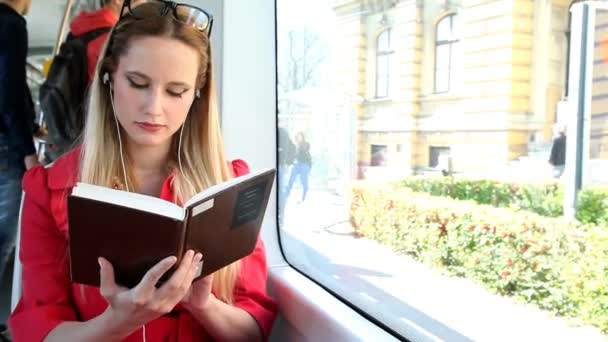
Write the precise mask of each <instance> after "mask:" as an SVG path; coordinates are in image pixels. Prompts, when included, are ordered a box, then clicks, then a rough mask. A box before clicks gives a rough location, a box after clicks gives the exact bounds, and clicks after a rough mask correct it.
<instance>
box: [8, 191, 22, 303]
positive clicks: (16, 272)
mask: <svg viewBox="0 0 608 342" xmlns="http://www.w3.org/2000/svg"><path fill="white" fill-rule="evenodd" d="M24 197H25V196H24V193H23V192H22V193H21V204H20V205H19V220H18V223H17V237H16V238H15V262H14V263H13V286H12V288H11V312H13V310H15V306H17V303H18V302H19V298H21V259H19V250H20V246H19V245H20V241H21V211H22V210H23V198H24Z"/></svg>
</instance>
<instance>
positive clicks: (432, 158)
mask: <svg viewBox="0 0 608 342" xmlns="http://www.w3.org/2000/svg"><path fill="white" fill-rule="evenodd" d="M449 157H450V148H449V147H444V146H431V147H430V153H429V166H430V167H433V168H439V169H444V168H445V169H447V161H448V158H449Z"/></svg>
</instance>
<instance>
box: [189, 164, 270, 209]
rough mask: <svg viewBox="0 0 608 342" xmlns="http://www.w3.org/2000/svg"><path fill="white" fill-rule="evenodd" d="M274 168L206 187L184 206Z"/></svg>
mask: <svg viewBox="0 0 608 342" xmlns="http://www.w3.org/2000/svg"><path fill="white" fill-rule="evenodd" d="M270 170H272V169H268V168H267V169H262V170H259V171H256V172H250V173H248V174H246V175H243V176H240V177H235V178H232V179H231V180H229V181H227V182H224V183H220V184H216V185H213V186H210V187H208V188H207V189H205V190H204V191H203V192H199V193H198V194H196V195H194V196H193V197H192V198H190V199H189V200H188V202H186V204H184V208H187V207H189V206H190V205H192V204H194V203H196V202H198V201H200V200H202V199H203V198H206V197H209V196H212V195H215V194H217V193H218V192H220V191H222V190H224V189H228V188H229V187H231V186H234V185H237V184H239V183H242V182H244V181H246V180H248V179H251V178H254V177H256V176H259V175H261V174H262V173H264V172H268V171H270Z"/></svg>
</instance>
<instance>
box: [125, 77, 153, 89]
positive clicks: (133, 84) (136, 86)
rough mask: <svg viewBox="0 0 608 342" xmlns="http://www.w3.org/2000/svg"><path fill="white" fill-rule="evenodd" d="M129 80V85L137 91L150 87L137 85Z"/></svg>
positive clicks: (141, 84) (143, 84)
mask: <svg viewBox="0 0 608 342" xmlns="http://www.w3.org/2000/svg"><path fill="white" fill-rule="evenodd" d="M127 80H129V84H130V85H131V87H133V88H135V89H144V88H146V87H148V85H147V84H145V83H137V82H135V81H133V80H131V79H127Z"/></svg>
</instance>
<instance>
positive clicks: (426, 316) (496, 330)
mask: <svg viewBox="0 0 608 342" xmlns="http://www.w3.org/2000/svg"><path fill="white" fill-rule="evenodd" d="M293 191H294V192H293V195H295V194H297V196H292V197H291V198H290V199H289V200H288V203H287V207H286V216H285V226H284V233H285V234H282V242H283V246H284V250H285V251H286V252H287V256H288V258H289V257H290V256H291V259H294V256H295V260H290V261H292V262H293V263H294V264H295V265H296V267H298V268H300V269H302V270H305V271H306V272H307V273H311V274H313V275H314V276H315V277H316V278H322V279H323V283H324V285H326V286H328V287H329V288H330V289H332V290H333V291H335V292H337V293H338V294H341V295H345V296H346V297H348V299H349V300H350V301H352V302H353V303H355V304H357V305H358V306H361V305H363V306H365V308H366V310H367V311H368V312H370V313H372V314H373V315H374V316H376V317H382V320H384V321H385V322H387V323H388V324H389V325H390V326H391V327H392V328H394V329H395V330H397V331H400V332H402V333H404V332H405V331H406V330H408V329H410V330H411V323H412V322H413V323H415V325H417V326H419V327H421V328H422V333H423V334H424V335H426V336H427V337H428V338H429V339H431V340H443V341H608V336H604V335H602V334H601V333H600V332H599V330H598V329H595V328H593V327H572V326H569V325H568V324H567V322H566V321H565V320H564V319H562V318H551V317H549V314H548V313H547V312H544V311H542V310H539V309H538V308H536V307H533V306H531V305H526V304H523V303H519V302H516V301H515V300H514V299H511V298H506V297H501V296H498V295H494V294H491V293H489V292H488V291H487V290H485V289H484V288H483V287H481V286H480V285H477V284H475V283H473V282H471V281H469V280H466V279H462V278H451V277H446V276H442V275H438V274H436V273H434V272H432V271H431V270H430V269H428V268H427V267H426V266H424V265H422V264H420V263H418V262H417V261H415V260H413V259H412V258H410V257H408V256H404V255H398V254H396V253H394V252H393V251H391V250H390V249H389V248H387V247H385V246H383V245H380V244H378V243H376V242H375V241H371V240H369V239H366V238H356V237H355V236H354V234H353V230H352V228H351V226H350V224H349V223H348V215H347V213H348V211H347V209H346V207H345V203H344V201H343V200H342V199H340V198H338V197H336V196H332V195H329V194H327V193H324V192H321V191H310V193H309V195H308V198H307V199H306V201H305V202H304V203H297V202H296V201H295V200H294V198H296V197H298V198H299V195H300V189H297V188H296V189H293ZM302 256H303V257H302ZM366 304H367V305H366ZM418 333H420V331H418Z"/></svg>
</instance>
